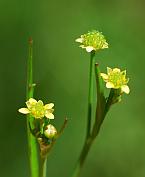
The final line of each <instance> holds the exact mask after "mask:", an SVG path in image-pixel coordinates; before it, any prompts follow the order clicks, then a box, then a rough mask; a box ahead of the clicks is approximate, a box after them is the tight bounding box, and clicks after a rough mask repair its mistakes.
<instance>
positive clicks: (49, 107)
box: [44, 103, 54, 109]
mask: <svg viewBox="0 0 145 177" xmlns="http://www.w3.org/2000/svg"><path fill="white" fill-rule="evenodd" d="M53 106H54V104H53V103H49V104H46V105H45V106H44V108H45V109H51V108H53Z"/></svg>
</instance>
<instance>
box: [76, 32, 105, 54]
mask: <svg viewBox="0 0 145 177" xmlns="http://www.w3.org/2000/svg"><path fill="white" fill-rule="evenodd" d="M76 42H79V43H81V45H80V47H81V48H85V49H86V51H87V52H92V51H98V50H100V49H105V48H108V43H107V42H106V39H105V37H104V35H103V34H102V33H101V32H99V31H96V30H93V31H89V32H88V33H86V34H83V35H81V37H80V38H78V39H76Z"/></svg>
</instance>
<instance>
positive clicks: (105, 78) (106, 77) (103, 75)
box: [100, 73, 108, 80]
mask: <svg viewBox="0 0 145 177" xmlns="http://www.w3.org/2000/svg"><path fill="white" fill-rule="evenodd" d="M100 75H101V77H102V78H103V79H104V80H107V79H108V75H107V74H104V73H101V74H100Z"/></svg>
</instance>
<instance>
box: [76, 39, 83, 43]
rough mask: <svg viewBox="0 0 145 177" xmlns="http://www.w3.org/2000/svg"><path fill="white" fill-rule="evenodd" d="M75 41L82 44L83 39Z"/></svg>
mask: <svg viewBox="0 0 145 177" xmlns="http://www.w3.org/2000/svg"><path fill="white" fill-rule="evenodd" d="M75 41H76V42H80V43H82V42H83V38H78V39H76V40H75Z"/></svg>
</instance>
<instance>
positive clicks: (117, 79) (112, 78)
mask: <svg viewBox="0 0 145 177" xmlns="http://www.w3.org/2000/svg"><path fill="white" fill-rule="evenodd" d="M108 81H109V82H111V83H113V84H114V87H115V88H120V87H121V86H123V85H126V84H127V82H128V80H127V79H126V77H125V74H124V73H121V72H112V73H109V75H108Z"/></svg>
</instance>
